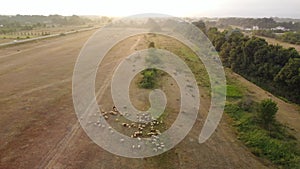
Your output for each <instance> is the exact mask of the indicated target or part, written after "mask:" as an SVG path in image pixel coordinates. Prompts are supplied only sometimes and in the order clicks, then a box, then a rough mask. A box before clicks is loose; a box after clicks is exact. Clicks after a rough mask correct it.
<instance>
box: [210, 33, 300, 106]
mask: <svg viewBox="0 0 300 169" xmlns="http://www.w3.org/2000/svg"><path fill="white" fill-rule="evenodd" d="M206 34H207V35H208V37H209V39H210V40H211V42H212V43H213V45H214V46H215V48H216V50H217V51H218V52H219V55H220V57H221V60H222V62H223V65H224V66H226V67H229V68H231V69H232V70H233V71H234V72H236V73H238V74H240V75H242V76H243V77H245V78H246V79H248V80H250V81H252V82H254V83H255V84H257V85H259V86H260V87H262V88H264V89H265V90H268V91H270V92H272V93H273V94H275V95H279V96H282V97H284V98H286V99H288V100H290V101H293V102H295V103H298V104H300V87H299V86H300V55H299V53H298V52H297V51H296V50H295V49H294V48H288V49H285V48H283V47H282V46H280V45H271V44H268V43H267V42H266V41H265V40H264V39H261V38H258V37H255V36H253V37H251V38H250V37H248V36H244V35H243V34H242V33H241V32H240V31H231V32H229V31H227V30H225V31H223V32H220V31H218V29H217V28H209V29H208V31H207V32H206Z"/></svg>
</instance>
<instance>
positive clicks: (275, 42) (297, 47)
mask: <svg viewBox="0 0 300 169" xmlns="http://www.w3.org/2000/svg"><path fill="white" fill-rule="evenodd" d="M257 37H260V38H263V39H265V40H266V41H267V42H268V43H270V44H273V45H277V44H278V45H281V46H283V47H285V48H290V47H292V48H295V49H296V50H297V51H298V52H300V45H293V44H290V43H287V42H281V41H279V40H276V39H274V38H267V37H263V36H257Z"/></svg>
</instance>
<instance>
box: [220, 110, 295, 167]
mask: <svg viewBox="0 0 300 169" xmlns="http://www.w3.org/2000/svg"><path fill="white" fill-rule="evenodd" d="M225 112H226V113H228V114H229V116H230V117H231V118H232V119H233V120H234V124H233V126H234V127H235V128H236V129H237V131H238V138H239V139H240V140H241V141H243V142H244V143H245V145H246V146H248V147H249V148H250V150H251V151H252V153H253V154H255V155H256V156H259V157H263V158H267V159H269V160H270V161H271V162H273V163H274V164H276V165H279V166H281V167H283V168H288V169H291V168H295V169H296V168H300V163H299V161H300V151H299V150H298V149H297V148H296V147H297V142H296V140H295V139H294V138H293V137H290V135H289V133H287V131H286V130H285V128H284V127H283V126H282V125H281V124H279V123H274V124H273V125H272V128H270V130H265V129H264V128H262V127H261V126H260V121H259V119H258V118H257V117H256V114H255V112H247V111H245V110H243V109H242V108H241V107H240V106H238V104H227V105H226V108H225Z"/></svg>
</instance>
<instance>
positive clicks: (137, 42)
mask: <svg viewBox="0 0 300 169" xmlns="http://www.w3.org/2000/svg"><path fill="white" fill-rule="evenodd" d="M92 33H93V31H89V32H82V33H77V34H73V35H68V36H64V37H59V38H55V39H49V40H43V41H39V42H36V43H28V44H22V45H18V46H13V47H9V48H2V49H0V51H1V53H0V65H1V66H0V81H1V83H0V85H1V86H0V136H1V137H0V168H3V169H15V168H29V169H32V168H70V169H76V168H87V169H90V168H116V169H119V168H122V169H124V168H125V169H127V168H168V169H170V168H268V167H269V168H272V166H271V165H270V164H269V163H268V162H263V161H262V160H260V159H258V158H256V157H255V156H254V155H253V154H251V153H250V152H249V151H248V150H247V148H245V147H244V146H243V145H242V144H241V143H240V142H239V141H237V138H236V135H235V133H234V131H233V130H232V128H231V126H230V124H228V122H229V121H230V120H229V119H228V118H227V116H226V115H225V116H223V119H222V121H221V123H220V125H219V127H218V129H217V131H216V132H215V133H214V134H213V136H212V137H211V138H210V139H209V140H208V141H207V142H206V143H204V144H198V142H197V139H198V135H199V132H200V129H201V127H202V125H203V122H204V119H205V115H206V114H207V111H208V108H209V104H210V101H209V98H208V97H207V96H204V97H202V98H201V105H202V107H201V110H200V113H199V116H198V119H197V123H196V124H195V126H194V128H193V130H192V131H191V132H190V134H189V135H188V136H187V137H186V138H185V139H184V140H183V142H181V143H180V144H179V145H177V146H176V147H175V148H174V149H172V150H171V151H169V152H167V153H164V154H162V155H160V156H157V157H153V158H146V159H128V158H123V157H118V156H115V155H112V154H110V153H109V152H107V151H105V150H103V149H101V148H100V147H98V146H97V145H96V144H94V143H93V142H92V141H91V140H90V139H89V138H88V137H87V135H86V134H85V133H84V132H83V130H82V129H81V127H80V125H79V123H78V121H77V118H76V114H75V112H74V109H73V102H72V89H71V87H72V82H71V80H72V72H73V68H74V64H75V61H76V58H77V56H78V53H79V51H80V49H81V47H82V46H83V44H84V43H85V41H86V40H87V39H88V37H89V36H91V35H92ZM145 43H146V42H145V40H144V39H143V37H142V36H139V37H134V38H131V39H128V40H126V41H125V42H123V43H122V44H119V47H118V49H117V50H112V51H111V53H110V55H111V56H113V57H108V59H106V60H105V61H104V63H103V69H102V70H101V69H100V70H99V73H98V77H97V81H98V82H99V83H101V87H99V88H98V90H99V104H103V106H106V107H107V108H109V107H110V106H111V105H112V103H111V99H110V96H109V85H108V84H109V83H110V81H109V80H110V75H111V74H112V71H113V69H114V66H115V65H116V64H117V63H118V62H120V60H119V59H122V57H124V56H126V55H127V54H129V53H131V52H133V51H134V50H135V49H141V48H144V47H145ZM105 67H106V68H105ZM166 78H167V79H166V82H165V84H164V85H165V86H167V85H171V83H173V82H172V79H168V77H166ZM238 78H239V79H241V80H243V78H240V77H238ZM245 83H246V84H247V82H245ZM250 87H251V85H250ZM253 89H254V90H255V91H256V92H257V93H258V94H259V95H257V96H258V97H260V98H262V97H267V96H268V94H267V93H265V92H264V91H263V90H261V89H259V88H257V89H256V88H253ZM139 93H140V92H138V91H133V93H131V94H132V96H139V97H140V98H145V95H144V94H143V93H142V94H140V95H139ZM166 93H167V94H168V93H169V94H170V96H169V97H170V98H176V92H175V94H174V95H172V93H173V92H172V90H166ZM254 94H256V93H254ZM132 98H133V97H132ZM132 100H133V102H134V103H135V104H136V106H137V107H139V106H143V104H145V103H143V102H138V101H137V100H139V99H132ZM282 104H284V105H286V104H285V103H282ZM176 105H177V104H176V103H173V106H176ZM284 105H283V106H281V103H280V112H281V113H280V114H279V117H280V116H281V117H282V119H284V118H286V120H287V123H289V124H290V120H289V119H290V118H291V119H293V118H295V121H296V120H297V119H299V113H298V114H295V113H293V111H292V110H293V108H294V107H293V106H290V105H286V106H284ZM170 106H172V104H171V105H170ZM175 115H176V114H175ZM170 116H171V117H174V115H170ZM291 126H293V127H294V129H295V130H296V131H297V133H299V131H300V130H299V124H298V126H297V125H296V122H295V124H294V122H293V123H291Z"/></svg>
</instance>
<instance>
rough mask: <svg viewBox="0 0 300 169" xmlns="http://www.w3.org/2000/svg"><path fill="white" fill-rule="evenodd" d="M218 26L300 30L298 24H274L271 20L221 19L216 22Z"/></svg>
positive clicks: (299, 24) (299, 23) (290, 22)
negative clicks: (280, 27) (278, 27)
mask: <svg viewBox="0 0 300 169" xmlns="http://www.w3.org/2000/svg"><path fill="white" fill-rule="evenodd" d="M217 24H218V25H225V26H231V25H234V26H240V27H244V28H252V27H253V26H258V27H259V28H261V29H271V28H275V27H277V26H282V27H285V28H287V29H290V30H291V31H298V30H300V22H299V21H298V22H295V21H293V22H292V21H289V22H276V21H275V20H274V19H273V18H221V19H219V20H218V21H217Z"/></svg>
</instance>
